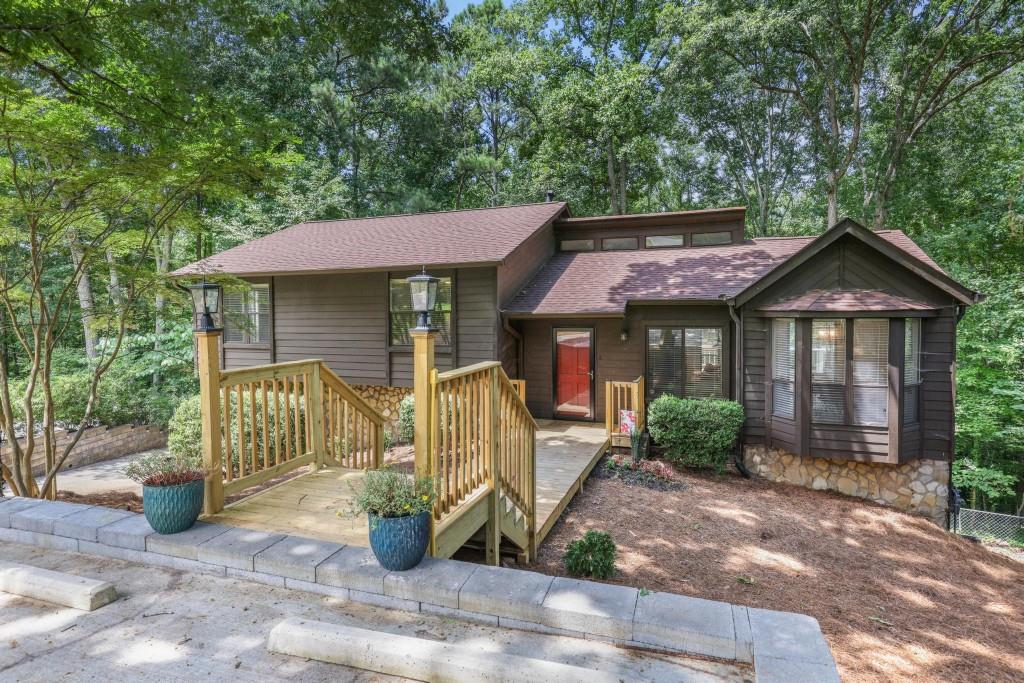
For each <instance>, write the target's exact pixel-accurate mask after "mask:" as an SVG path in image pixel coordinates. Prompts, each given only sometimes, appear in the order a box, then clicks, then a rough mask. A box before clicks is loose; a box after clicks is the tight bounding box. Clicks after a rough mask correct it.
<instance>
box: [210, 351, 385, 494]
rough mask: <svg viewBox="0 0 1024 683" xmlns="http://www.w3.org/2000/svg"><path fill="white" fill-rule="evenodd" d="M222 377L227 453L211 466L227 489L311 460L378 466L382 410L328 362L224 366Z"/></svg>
mask: <svg viewBox="0 0 1024 683" xmlns="http://www.w3.org/2000/svg"><path fill="white" fill-rule="evenodd" d="M218 379H219V382H218V383H217V387H218V395H219V396H218V398H219V399H220V400H219V403H220V410H219V411H216V412H215V413H214V414H217V412H219V420H218V422H219V424H218V425H216V426H218V427H219V429H218V430H217V431H218V432H219V435H220V438H221V443H222V447H221V453H222V454H223V457H222V458H219V460H220V461H221V464H219V465H216V464H214V463H212V462H211V463H207V467H208V468H209V469H210V470H211V476H217V474H216V472H217V471H219V472H220V473H221V474H220V476H219V477H218V478H219V479H221V482H220V483H221V486H222V489H223V492H224V493H225V494H231V493H235V492H237V491H241V490H243V489H245V488H248V487H251V486H255V485H257V484H260V483H263V482H265V481H267V480H269V479H272V478H274V477H277V476H280V475H282V474H285V473H286V472H289V471H291V470H294V469H296V468H298V467H301V466H303V465H306V464H312V465H313V466H314V468H319V467H323V466H326V465H329V464H336V465H340V466H343V467H352V468H371V467H372V468H377V467H380V465H381V462H382V460H383V448H384V434H383V429H384V418H383V416H381V414H380V413H379V412H378V411H377V410H376V409H374V408H373V407H372V406H371V405H370V404H369V403H368V402H367V401H366V400H365V399H363V397H361V396H359V395H358V394H357V393H356V392H355V390H353V389H352V387H350V386H349V385H348V384H347V383H346V382H345V381H344V380H343V379H341V378H340V377H338V376H337V375H336V374H335V373H334V372H333V371H332V370H331V369H330V368H328V367H327V365H325V364H324V363H323V361H321V360H317V359H305V360H297V361H288V362H285V363H274V364H270V365H258V366H253V367H247V368H239V369H236V370H225V371H221V372H220V373H219V375H218ZM217 402H218V401H216V400H215V401H214V403H215V404H216V403H217ZM205 410H207V408H206V407H205V406H204V411H205ZM210 410H211V411H213V409H212V408H211V409H210ZM214 511H216V510H214Z"/></svg>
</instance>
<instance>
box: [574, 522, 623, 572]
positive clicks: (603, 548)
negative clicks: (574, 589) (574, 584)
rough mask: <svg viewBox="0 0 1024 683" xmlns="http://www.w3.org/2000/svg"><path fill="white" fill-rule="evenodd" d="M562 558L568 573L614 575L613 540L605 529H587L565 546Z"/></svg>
mask: <svg viewBox="0 0 1024 683" xmlns="http://www.w3.org/2000/svg"><path fill="white" fill-rule="evenodd" d="M562 560H563V561H564V562H565V570H566V571H567V572H569V573H570V574H574V575H576V576H592V577H594V578H596V579H610V578H611V577H613V576H614V575H615V541H613V540H612V537H611V535H610V534H608V533H607V532H605V531H588V532H587V533H585V534H583V538H579V539H576V540H575V541H573V542H572V543H570V544H569V545H568V546H567V547H566V549H565V555H563V556H562Z"/></svg>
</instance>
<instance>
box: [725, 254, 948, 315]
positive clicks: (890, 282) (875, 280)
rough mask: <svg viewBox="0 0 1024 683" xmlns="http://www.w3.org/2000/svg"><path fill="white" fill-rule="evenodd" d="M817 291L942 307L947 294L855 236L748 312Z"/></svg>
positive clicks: (773, 289) (762, 297) (763, 295)
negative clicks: (888, 295) (871, 294)
mask: <svg viewBox="0 0 1024 683" xmlns="http://www.w3.org/2000/svg"><path fill="white" fill-rule="evenodd" d="M814 289H832V290H834V289H880V290H883V291H887V292H892V293H894V294H898V295H902V296H906V297H910V298H912V299H917V300H920V301H924V302H927V303H931V304H933V305H935V306H936V308H940V307H942V306H947V305H949V304H950V303H951V298H950V296H949V295H948V294H946V293H945V292H943V291H942V290H940V289H938V288H937V287H934V286H932V285H931V284H929V283H928V282H926V281H925V280H922V279H921V278H919V277H918V276H917V275H915V274H914V273H912V272H911V271H909V270H907V269H906V268H904V267H903V266H901V265H898V264H897V263H896V262H895V261H892V260H890V259H889V258H888V257H886V256H883V255H882V254H880V253H878V252H877V251H875V250H874V249H872V248H871V247H868V246H867V245H866V244H864V243H863V242H861V241H859V240H857V239H856V238H854V237H850V236H845V237H843V238H842V239H840V240H839V241H837V242H836V243H835V244H833V245H831V246H829V247H828V248H827V249H825V250H823V251H822V252H821V253H820V254H817V255H816V256H815V257H814V258H812V259H811V260H810V261H808V262H807V263H805V264H804V265H803V266H802V267H800V268H798V269H797V270H795V271H793V272H792V273H790V274H789V275H787V276H786V277H784V278H783V279H782V280H780V281H779V282H777V283H775V284H774V285H772V286H771V287H769V288H768V289H766V290H765V291H764V292H762V293H760V294H758V295H757V296H756V297H755V298H753V299H751V300H750V301H749V302H747V304H746V305H745V308H746V309H747V310H756V309H757V308H758V307H759V306H763V305H766V304H770V303H774V302H777V301H782V300H784V299H789V298H791V297H793V296H796V295H798V294H803V293H805V292H808V291H810V290H814Z"/></svg>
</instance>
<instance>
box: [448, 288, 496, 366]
mask: <svg viewBox="0 0 1024 683" xmlns="http://www.w3.org/2000/svg"><path fill="white" fill-rule="evenodd" d="M496 287H497V285H496V277H495V269H494V268H465V269H462V270H459V271H458V274H457V276H456V280H455V325H456V344H457V346H458V353H457V358H456V362H457V363H458V366H459V367H464V366H466V365H472V364H473V363H483V362H486V361H492V360H497V358H498V352H497V348H498V347H497V333H498V306H497V295H496V293H495V292H496Z"/></svg>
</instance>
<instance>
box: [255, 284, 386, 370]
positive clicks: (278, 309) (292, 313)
mask: <svg viewBox="0 0 1024 683" xmlns="http://www.w3.org/2000/svg"><path fill="white" fill-rule="evenodd" d="M274 285H275V286H274V295H275V296H274V301H273V314H274V323H275V324H274V333H275V336H274V344H275V348H276V356H277V358H276V361H277V362H279V363H282V362H286V361H291V360H301V359H303V358H322V359H323V360H324V362H326V363H327V365H328V366H329V367H330V368H331V369H332V370H334V371H335V372H336V373H338V375H340V376H341V377H342V378H343V379H344V380H345V381H347V382H352V383H354V384H386V383H387V351H386V349H387V324H388V323H387V296H388V294H387V274H386V273H353V274H343V275H292V276H287V277H278V278H275V282H274Z"/></svg>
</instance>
